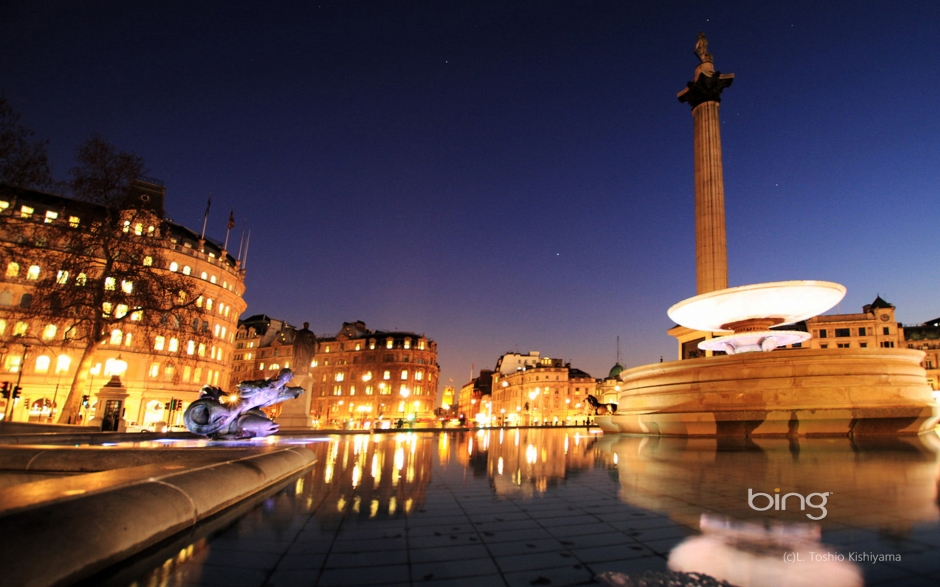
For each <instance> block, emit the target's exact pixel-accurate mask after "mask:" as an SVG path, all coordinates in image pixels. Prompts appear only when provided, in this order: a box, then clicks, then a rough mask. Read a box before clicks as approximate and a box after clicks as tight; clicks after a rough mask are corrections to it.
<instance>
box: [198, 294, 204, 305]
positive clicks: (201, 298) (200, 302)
mask: <svg viewBox="0 0 940 587" xmlns="http://www.w3.org/2000/svg"><path fill="white" fill-rule="evenodd" d="M203 301H204V298H203V297H202V296H199V297H198V298H196V307H197V308H201V307H202V302H203Z"/></svg>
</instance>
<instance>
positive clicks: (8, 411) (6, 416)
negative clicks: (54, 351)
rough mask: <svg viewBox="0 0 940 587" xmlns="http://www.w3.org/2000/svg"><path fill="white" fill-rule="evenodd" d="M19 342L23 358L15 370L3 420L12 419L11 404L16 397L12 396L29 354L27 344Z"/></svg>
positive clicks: (21, 378)
mask: <svg viewBox="0 0 940 587" xmlns="http://www.w3.org/2000/svg"><path fill="white" fill-rule="evenodd" d="M20 344H22V345H23V360H22V361H20V366H19V369H17V370H16V383H14V384H13V389H11V390H10V397H9V399H7V408H6V411H5V413H4V415H3V420H4V421H5V422H12V421H13V404H14V403H16V399H14V397H13V396H14V395H15V394H16V390H17V389H19V387H20V382H21V381H22V380H23V369H25V368H26V357H27V356H28V355H29V345H28V344H26V343H25V342H21V343H20Z"/></svg>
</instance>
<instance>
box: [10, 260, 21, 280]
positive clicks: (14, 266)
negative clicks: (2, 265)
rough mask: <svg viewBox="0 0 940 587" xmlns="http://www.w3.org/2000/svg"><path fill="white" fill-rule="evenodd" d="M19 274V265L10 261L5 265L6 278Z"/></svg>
mask: <svg viewBox="0 0 940 587" xmlns="http://www.w3.org/2000/svg"><path fill="white" fill-rule="evenodd" d="M19 274H20V264H19V263H16V262H13V261H11V262H10V263H9V264H7V277H16V276H18V275H19Z"/></svg>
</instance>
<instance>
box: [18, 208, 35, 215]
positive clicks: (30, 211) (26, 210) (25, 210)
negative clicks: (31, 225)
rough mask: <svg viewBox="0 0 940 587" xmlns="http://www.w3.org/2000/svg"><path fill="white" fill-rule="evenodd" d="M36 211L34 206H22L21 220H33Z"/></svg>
mask: <svg viewBox="0 0 940 587" xmlns="http://www.w3.org/2000/svg"><path fill="white" fill-rule="evenodd" d="M35 211H36V210H34V209H33V207H32V206H22V207H20V218H32V217H33V212H35Z"/></svg>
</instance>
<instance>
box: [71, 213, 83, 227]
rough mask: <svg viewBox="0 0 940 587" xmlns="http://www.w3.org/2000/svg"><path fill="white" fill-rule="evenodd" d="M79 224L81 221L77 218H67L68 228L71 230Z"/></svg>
mask: <svg viewBox="0 0 940 587" xmlns="http://www.w3.org/2000/svg"><path fill="white" fill-rule="evenodd" d="M79 222H81V219H80V218H79V217H78V216H69V226H71V227H72V228H78V223H79Z"/></svg>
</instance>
